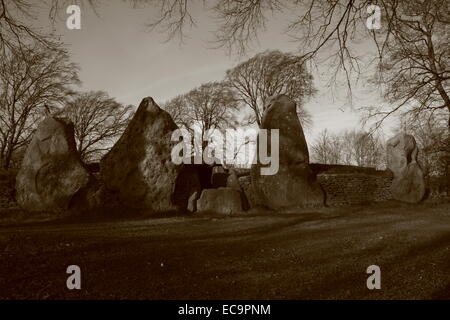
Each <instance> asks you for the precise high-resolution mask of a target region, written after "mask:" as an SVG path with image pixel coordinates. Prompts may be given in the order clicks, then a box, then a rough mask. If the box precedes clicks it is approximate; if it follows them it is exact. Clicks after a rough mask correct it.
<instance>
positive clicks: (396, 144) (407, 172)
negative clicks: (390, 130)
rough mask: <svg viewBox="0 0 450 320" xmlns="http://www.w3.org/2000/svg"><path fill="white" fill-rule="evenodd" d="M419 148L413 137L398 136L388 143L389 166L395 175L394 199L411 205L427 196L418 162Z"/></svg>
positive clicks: (392, 192)
mask: <svg viewBox="0 0 450 320" xmlns="http://www.w3.org/2000/svg"><path fill="white" fill-rule="evenodd" d="M418 152H419V150H418V148H417V144H416V140H415V139H414V137H413V136H411V135H409V134H405V133H400V134H397V135H396V136H394V137H392V138H391V139H389V140H388V141H387V164H388V168H389V169H390V170H391V171H392V173H393V174H394V179H393V180H392V185H391V188H390V189H391V194H392V198H393V199H395V200H400V201H404V202H409V203H417V202H419V201H421V200H422V199H423V197H424V195H425V179H424V176H423V172H422V169H421V168H420V165H419V164H418V162H417V155H418Z"/></svg>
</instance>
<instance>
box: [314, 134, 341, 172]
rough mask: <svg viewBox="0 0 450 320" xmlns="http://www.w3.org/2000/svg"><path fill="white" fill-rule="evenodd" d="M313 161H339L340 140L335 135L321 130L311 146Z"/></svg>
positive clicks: (333, 162) (330, 162)
mask: <svg viewBox="0 0 450 320" xmlns="http://www.w3.org/2000/svg"><path fill="white" fill-rule="evenodd" d="M311 151H312V152H311V155H312V159H313V161H315V162H317V163H323V164H339V163H340V161H341V141H340V140H339V139H337V137H336V136H335V135H332V134H330V133H329V132H328V130H327V129H324V130H322V131H321V132H320V133H319V136H318V137H317V138H316V140H315V143H314V144H313V145H312V147H311Z"/></svg>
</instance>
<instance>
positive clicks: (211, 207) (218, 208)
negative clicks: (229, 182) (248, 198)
mask: <svg viewBox="0 0 450 320" xmlns="http://www.w3.org/2000/svg"><path fill="white" fill-rule="evenodd" d="M197 211H199V212H211V213H218V214H233V213H239V212H241V211H243V210H242V202H241V194H240V192H239V191H237V190H235V189H231V188H219V189H205V190H203V191H202V195H201V196H200V199H198V201H197Z"/></svg>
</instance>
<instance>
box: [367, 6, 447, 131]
mask: <svg viewBox="0 0 450 320" xmlns="http://www.w3.org/2000/svg"><path fill="white" fill-rule="evenodd" d="M391 6H392V8H391V10H390V12H392V16H391V17H389V21H390V25H389V29H390V37H389V38H388V39H386V40H385V41H384V42H383V45H379V46H378V48H379V53H380V63H379V68H378V73H377V75H376V79H375V80H376V82H377V83H378V84H379V85H380V86H381V88H382V90H383V94H384V97H385V100H386V101H387V102H388V104H389V107H377V108H371V109H369V110H368V111H369V112H368V116H369V117H377V119H378V123H377V124H378V125H379V124H380V123H381V122H382V121H383V120H384V119H386V118H387V117H389V116H390V115H391V114H393V113H395V112H397V111H408V112H410V113H414V114H416V115H417V114H420V113H422V112H424V113H427V112H428V111H433V110H443V111H445V112H446V113H447V120H448V126H449V130H450V97H449V91H450V55H449V52H450V42H449V40H448V39H449V35H450V16H449V15H448V1H444V0H430V1H425V2H424V1H420V0H411V1H407V2H404V1H394V2H392V4H391ZM374 39H375V40H376V41H378V40H379V37H378V36H376V34H375V37H374ZM377 43H378V42H377Z"/></svg>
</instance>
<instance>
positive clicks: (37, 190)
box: [16, 118, 90, 212]
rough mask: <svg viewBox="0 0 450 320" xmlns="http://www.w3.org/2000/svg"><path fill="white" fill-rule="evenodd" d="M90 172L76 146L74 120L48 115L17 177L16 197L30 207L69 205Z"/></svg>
mask: <svg viewBox="0 0 450 320" xmlns="http://www.w3.org/2000/svg"><path fill="white" fill-rule="evenodd" d="M89 180H90V174H89V173H88V171H87V170H86V169H85V167H84V166H83V164H82V162H81V160H80V157H79V154H78V152H77V150H76V145H75V139H74V128H73V124H72V123H71V122H69V121H67V120H64V119H58V118H46V119H45V120H44V121H42V122H41V123H40V124H39V126H38V128H37V130H36V132H35V134H34V136H33V139H32V141H31V143H30V144H29V146H28V148H27V150H26V152H25V155H24V158H23V161H22V165H21V167H20V170H19V172H18V174H17V177H16V191H17V201H18V203H19V205H20V206H21V207H22V208H24V209H26V210H28V211H53V212H60V211H64V210H67V209H70V207H71V204H72V200H73V199H74V196H75V195H76V194H77V193H78V192H79V191H80V190H82V189H83V188H85V187H86V186H87V185H88V182H89Z"/></svg>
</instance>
